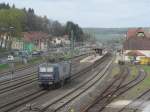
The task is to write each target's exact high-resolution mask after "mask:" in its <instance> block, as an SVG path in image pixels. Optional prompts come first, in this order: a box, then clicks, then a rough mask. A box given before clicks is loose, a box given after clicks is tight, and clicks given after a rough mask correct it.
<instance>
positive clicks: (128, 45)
mask: <svg viewBox="0 0 150 112" xmlns="http://www.w3.org/2000/svg"><path fill="white" fill-rule="evenodd" d="M123 54H124V59H125V60H126V61H130V57H131V56H134V57H136V60H140V58H141V57H150V33H149V32H148V31H146V30H145V29H143V28H134V29H128V32H127V35H126V39H125V41H124V43H123ZM131 54H132V55H131Z"/></svg>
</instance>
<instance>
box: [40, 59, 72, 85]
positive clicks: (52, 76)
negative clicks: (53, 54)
mask: <svg viewBox="0 0 150 112" xmlns="http://www.w3.org/2000/svg"><path fill="white" fill-rule="evenodd" d="M70 78H71V62H70V61H62V62H58V63H43V64H41V65H39V68H38V82H39V86H40V87H44V88H45V87H49V86H50V85H54V86H58V85H60V84H63V83H64V82H65V81H67V80H70Z"/></svg>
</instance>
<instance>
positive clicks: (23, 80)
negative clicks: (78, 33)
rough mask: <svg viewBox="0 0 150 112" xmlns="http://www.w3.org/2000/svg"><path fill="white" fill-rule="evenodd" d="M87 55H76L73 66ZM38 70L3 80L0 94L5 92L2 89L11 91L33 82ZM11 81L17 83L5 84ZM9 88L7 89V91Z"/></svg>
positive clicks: (35, 79)
mask: <svg viewBox="0 0 150 112" xmlns="http://www.w3.org/2000/svg"><path fill="white" fill-rule="evenodd" d="M84 57H85V55H83V56H81V57H76V58H77V59H75V60H73V61H74V62H75V63H73V68H74V67H77V63H78V62H79V60H80V59H81V58H84ZM36 74H37V72H32V73H29V74H27V75H25V76H22V77H17V78H15V79H13V80H6V81H3V82H0V85H1V86H0V94H2V93H4V92H2V91H5V92H7V91H10V90H13V89H12V88H15V89H16V88H17V87H21V86H24V85H25V84H29V83H32V82H34V81H37V76H36ZM10 83H15V84H12V85H10V86H5V85H8V84H10ZM6 90H7V91H6Z"/></svg>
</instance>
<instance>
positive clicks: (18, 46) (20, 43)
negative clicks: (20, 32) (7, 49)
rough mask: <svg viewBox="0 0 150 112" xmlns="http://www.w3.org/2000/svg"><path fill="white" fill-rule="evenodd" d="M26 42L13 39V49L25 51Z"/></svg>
mask: <svg viewBox="0 0 150 112" xmlns="http://www.w3.org/2000/svg"><path fill="white" fill-rule="evenodd" d="M23 46H24V42H23V40H21V39H17V38H13V39H12V44H11V48H12V49H16V50H23Z"/></svg>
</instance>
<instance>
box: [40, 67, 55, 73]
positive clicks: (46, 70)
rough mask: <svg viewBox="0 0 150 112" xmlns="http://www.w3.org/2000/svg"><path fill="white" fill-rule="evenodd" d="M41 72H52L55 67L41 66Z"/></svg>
mask: <svg viewBox="0 0 150 112" xmlns="http://www.w3.org/2000/svg"><path fill="white" fill-rule="evenodd" d="M39 72H45V73H46V72H48V73H51V72H53V68H52V67H40V69H39Z"/></svg>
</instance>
